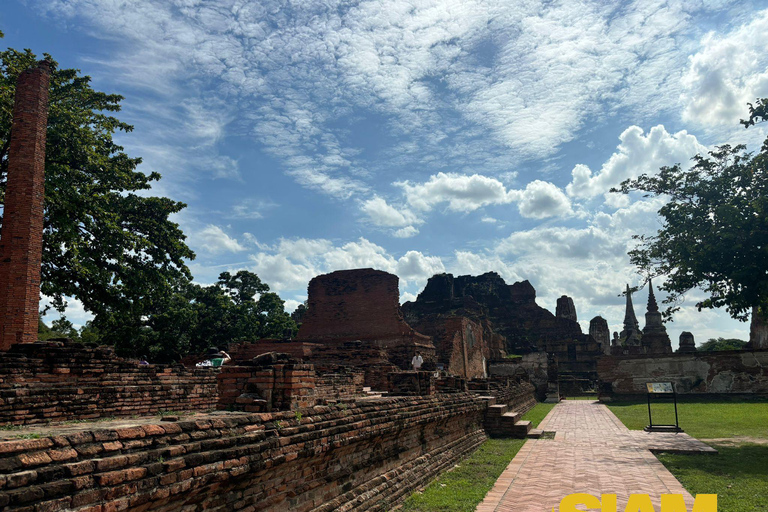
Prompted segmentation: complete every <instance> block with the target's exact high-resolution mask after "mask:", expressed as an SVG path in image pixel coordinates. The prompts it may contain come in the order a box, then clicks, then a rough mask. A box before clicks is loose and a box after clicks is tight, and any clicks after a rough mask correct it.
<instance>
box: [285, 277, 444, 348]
mask: <svg viewBox="0 0 768 512" xmlns="http://www.w3.org/2000/svg"><path fill="white" fill-rule="evenodd" d="M398 281H399V279H398V277H397V276H396V275H393V274H390V273H388V272H383V271H381V270H373V269H359V270H340V271H337V272H332V273H330V274H324V275H321V276H317V277H315V278H313V279H312V280H311V281H310V282H309V289H308V293H309V299H308V303H309V309H308V310H307V313H306V315H305V316H304V319H303V322H302V324H301V329H300V330H299V334H298V336H297V339H300V340H306V341H312V342H323V341H353V340H362V341H377V342H380V344H381V345H382V346H389V345H399V344H402V343H403V341H404V340H406V339H412V340H413V341H420V342H422V343H424V344H425V345H430V346H431V342H430V340H429V338H428V337H426V336H422V335H420V334H418V333H416V332H414V330H413V329H412V328H411V327H410V326H409V325H408V324H406V323H405V321H404V320H403V315H402V313H401V312H400V292H399V288H398Z"/></svg>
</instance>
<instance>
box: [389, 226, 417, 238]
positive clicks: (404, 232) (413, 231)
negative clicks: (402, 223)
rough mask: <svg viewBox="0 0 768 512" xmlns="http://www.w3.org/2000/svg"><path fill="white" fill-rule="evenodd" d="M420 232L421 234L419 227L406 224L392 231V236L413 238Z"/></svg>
mask: <svg viewBox="0 0 768 512" xmlns="http://www.w3.org/2000/svg"><path fill="white" fill-rule="evenodd" d="M418 234H419V230H418V229H417V228H415V227H413V226H406V227H404V228H400V229H398V230H397V231H395V232H394V233H392V236H394V237H395V238H411V237H413V236H416V235H418Z"/></svg>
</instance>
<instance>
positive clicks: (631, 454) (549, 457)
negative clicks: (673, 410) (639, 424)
mask: <svg viewBox="0 0 768 512" xmlns="http://www.w3.org/2000/svg"><path fill="white" fill-rule="evenodd" d="M538 428H540V429H542V430H545V431H555V432H556V434H555V439H529V440H528V441H527V442H526V443H525V445H523V447H522V448H521V449H520V451H519V452H518V454H517V456H515V458H514V459H513V460H512V462H511V463H510V464H509V466H507V469H505V470H504V472H503V473H502V474H501V476H500V477H499V479H498V480H497V481H496V485H495V486H494V487H493V489H491V491H490V492H489V493H488V494H487V495H486V497H485V500H483V502H482V503H481V504H480V505H479V506H478V507H477V512H491V511H494V512H512V511H514V512H544V511H546V512H549V511H551V510H552V507H555V510H557V505H558V504H559V503H560V500H561V499H562V498H563V497H564V496H566V495H568V494H572V493H576V492H585V493H589V494H592V495H594V496H600V494H617V495H618V503H619V510H624V507H625V505H626V502H627V499H628V498H629V495H630V494H635V493H644V494H649V495H650V496H651V500H652V501H653V504H654V507H655V508H656V509H657V510H658V507H659V496H660V495H661V494H683V496H685V502H686V505H687V506H688V507H689V509H690V507H691V506H692V505H693V498H692V497H691V495H690V494H689V493H688V492H687V491H686V490H685V489H683V487H682V485H680V482H678V481H677V479H676V478H675V477H674V476H672V474H671V473H670V472H669V471H667V469H666V468H665V467H664V466H663V465H662V464H661V462H659V461H658V459H656V457H655V456H654V455H653V454H652V453H651V452H650V451H649V450H661V449H664V450H667V451H680V452H684V453H694V452H708V453H717V452H716V451H715V450H713V449H712V448H710V447H709V446H707V445H705V444H704V443H702V442H700V441H698V440H696V439H694V438H692V437H690V436H688V435H687V434H665V433H653V434H648V433H645V432H642V431H630V430H628V429H627V428H626V427H625V426H624V425H623V424H622V423H621V421H619V419H618V418H617V417H616V416H615V415H614V414H613V413H612V412H611V411H610V410H609V409H608V408H607V407H606V406H605V405H602V404H598V403H597V402H593V401H587V400H568V401H564V402H561V403H559V404H558V405H557V406H555V408H554V409H552V411H551V412H550V413H549V414H548V415H547V417H546V418H544V420H543V421H542V422H541V425H539V427H538Z"/></svg>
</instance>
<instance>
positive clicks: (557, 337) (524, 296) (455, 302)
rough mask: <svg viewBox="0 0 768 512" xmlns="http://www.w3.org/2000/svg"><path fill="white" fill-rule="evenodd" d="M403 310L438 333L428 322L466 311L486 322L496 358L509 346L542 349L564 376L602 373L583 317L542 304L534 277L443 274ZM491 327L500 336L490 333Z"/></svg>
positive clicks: (521, 351) (514, 351) (513, 351)
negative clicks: (581, 320) (507, 278)
mask: <svg viewBox="0 0 768 512" xmlns="http://www.w3.org/2000/svg"><path fill="white" fill-rule="evenodd" d="M402 309H403V314H404V318H405V320H406V321H407V322H408V323H409V324H410V325H413V326H414V327H416V328H418V329H424V330H426V331H429V332H428V334H434V332H433V331H432V330H430V329H429V328H427V327H423V326H424V324H425V323H426V324H429V323H430V322H431V323H435V325H439V324H438V323H437V322H436V321H435V320H433V319H434V318H437V319H440V318H441V317H447V316H464V317H467V318H469V319H470V320H472V321H473V322H475V323H478V324H480V325H483V326H484V329H483V332H484V335H483V338H484V340H486V343H487V345H488V349H489V351H490V359H492V360H494V359H499V358H501V357H502V356H503V354H501V353H500V352H501V350H504V349H505V350H506V352H507V353H511V354H527V353H531V352H537V351H542V352H547V353H551V354H555V357H556V358H557V361H558V364H559V368H560V370H561V372H562V374H563V375H569V376H571V378H575V379H584V380H587V381H594V380H595V379H596V378H597V372H596V360H597V358H598V357H599V356H600V355H601V354H602V352H601V349H600V345H599V344H598V343H597V342H596V341H595V340H594V339H593V338H592V337H591V336H589V335H588V334H584V333H582V332H581V327H580V326H579V324H578V323H577V322H575V321H573V320H572V319H570V318H566V317H558V316H556V315H553V314H552V313H551V312H549V311H547V310H546V309H544V308H542V307H541V306H539V305H538V304H536V290H535V289H534V288H533V286H532V285H531V283H529V282H528V281H522V282H518V283H514V284H512V285H507V284H506V283H505V282H504V279H502V278H501V276H499V275H498V274H496V273H495V272H488V273H486V274H483V275H480V276H457V277H454V276H453V275H451V274H437V275H434V276H432V277H431V278H430V279H429V281H428V282H427V285H426V287H425V288H424V290H423V291H422V292H421V293H420V294H419V296H418V298H417V299H416V301H414V302H406V303H405V304H403V307H402ZM561 309H562V308H561ZM574 315H575V313H574ZM566 316H569V315H566ZM486 325H487V326H488V328H487V329H486V328H485V326H486ZM488 332H490V333H493V334H495V335H496V336H498V337H499V339H498V340H497V339H494V338H492V337H491V336H490V335H488V334H485V333H488ZM443 356H445V352H444V351H443Z"/></svg>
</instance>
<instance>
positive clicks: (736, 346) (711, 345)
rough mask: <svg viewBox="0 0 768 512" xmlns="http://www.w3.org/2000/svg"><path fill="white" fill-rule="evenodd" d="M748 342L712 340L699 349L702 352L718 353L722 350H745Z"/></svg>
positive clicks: (723, 339)
mask: <svg viewBox="0 0 768 512" xmlns="http://www.w3.org/2000/svg"><path fill="white" fill-rule="evenodd" d="M746 346H747V342H746V341H743V340H737V339H730V338H729V339H726V338H710V339H708V340H707V341H705V342H704V343H702V344H701V345H699V346H698V347H697V348H698V349H699V351H701V352H716V351H720V350H744V348H745V347H746Z"/></svg>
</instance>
